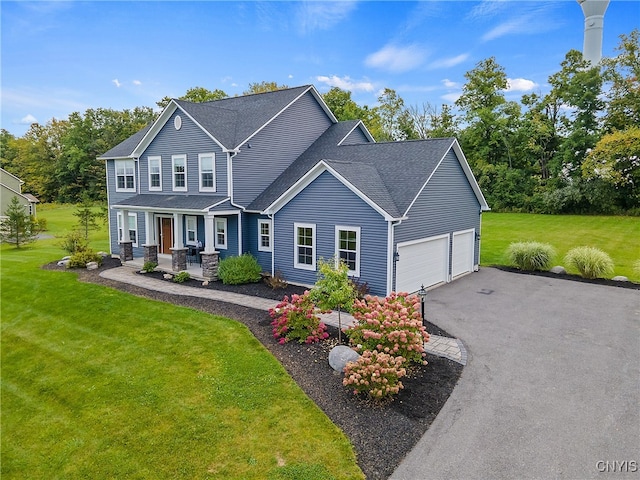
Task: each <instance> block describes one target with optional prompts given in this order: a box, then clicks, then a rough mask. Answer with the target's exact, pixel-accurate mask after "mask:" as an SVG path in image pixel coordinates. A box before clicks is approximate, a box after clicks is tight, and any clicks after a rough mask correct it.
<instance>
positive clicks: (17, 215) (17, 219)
mask: <svg viewBox="0 0 640 480" xmlns="http://www.w3.org/2000/svg"><path fill="white" fill-rule="evenodd" d="M4 216H5V218H4V219H3V220H2V222H0V239H1V240H2V241H3V242H4V243H10V244H12V245H15V246H16V248H20V246H21V245H25V244H27V243H31V242H33V241H34V240H35V239H36V236H37V235H38V224H37V222H36V221H35V219H34V218H33V217H32V216H31V215H29V213H27V212H26V211H25V206H24V205H22V204H21V203H20V201H19V200H18V197H13V198H11V202H9V206H8V207H7V210H6V211H5V212H4Z"/></svg>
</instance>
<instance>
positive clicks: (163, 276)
mask: <svg viewBox="0 0 640 480" xmlns="http://www.w3.org/2000/svg"><path fill="white" fill-rule="evenodd" d="M162 278H164V279H165V280H171V279H172V278H173V275H171V274H170V273H165V274H164V275H162Z"/></svg>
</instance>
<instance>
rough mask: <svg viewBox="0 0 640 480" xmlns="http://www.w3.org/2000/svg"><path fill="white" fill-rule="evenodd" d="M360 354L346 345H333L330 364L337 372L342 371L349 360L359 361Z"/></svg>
mask: <svg viewBox="0 0 640 480" xmlns="http://www.w3.org/2000/svg"><path fill="white" fill-rule="evenodd" d="M359 358H360V354H359V353H358V352H356V351H355V350H352V349H351V348H349V347H347V346H346V345H338V346H337V347H333V348H332V349H331V351H330V352H329V365H330V366H331V368H333V369H334V370H335V371H336V372H340V373H342V372H343V371H344V367H345V366H346V365H347V363H349V362H357V361H358V359H359Z"/></svg>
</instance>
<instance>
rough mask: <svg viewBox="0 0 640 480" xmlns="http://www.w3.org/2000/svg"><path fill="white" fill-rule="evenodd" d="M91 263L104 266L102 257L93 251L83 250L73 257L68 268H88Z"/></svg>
mask: <svg viewBox="0 0 640 480" xmlns="http://www.w3.org/2000/svg"><path fill="white" fill-rule="evenodd" d="M89 262H97V263H98V265H102V257H101V256H100V255H98V254H97V253H96V252H94V251H93V250H82V251H80V252H76V253H74V254H73V255H71V258H70V259H69V263H68V264H67V267H68V268H86V266H87V263H89Z"/></svg>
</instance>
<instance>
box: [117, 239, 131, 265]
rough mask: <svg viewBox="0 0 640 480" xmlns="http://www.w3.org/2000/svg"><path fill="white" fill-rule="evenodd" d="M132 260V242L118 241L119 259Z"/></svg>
mask: <svg viewBox="0 0 640 480" xmlns="http://www.w3.org/2000/svg"><path fill="white" fill-rule="evenodd" d="M129 260H133V242H120V261H121V262H122V263H124V262H128V261H129Z"/></svg>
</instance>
